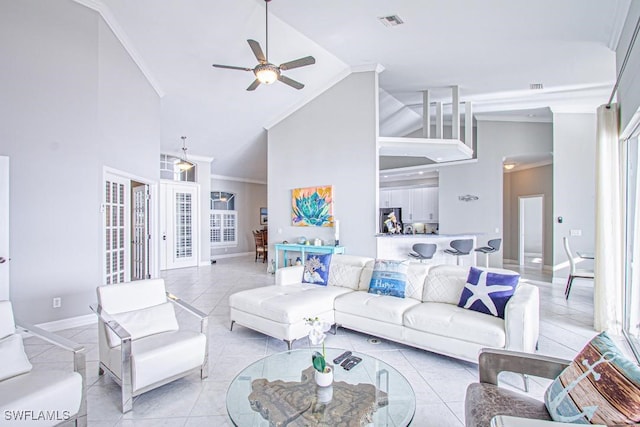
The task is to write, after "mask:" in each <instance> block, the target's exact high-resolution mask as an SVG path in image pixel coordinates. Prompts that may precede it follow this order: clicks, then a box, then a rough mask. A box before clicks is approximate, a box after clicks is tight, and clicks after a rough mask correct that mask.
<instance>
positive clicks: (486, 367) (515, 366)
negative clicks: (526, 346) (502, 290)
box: [465, 348, 571, 427]
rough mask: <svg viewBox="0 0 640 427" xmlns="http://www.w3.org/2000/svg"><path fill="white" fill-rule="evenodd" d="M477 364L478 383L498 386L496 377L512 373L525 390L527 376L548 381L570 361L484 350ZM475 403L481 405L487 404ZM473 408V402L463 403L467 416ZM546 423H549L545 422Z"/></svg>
mask: <svg viewBox="0 0 640 427" xmlns="http://www.w3.org/2000/svg"><path fill="white" fill-rule="evenodd" d="M478 363H479V366H478V371H479V380H480V383H484V384H491V385H494V386H498V375H499V374H500V373H501V372H513V373H516V374H520V375H522V376H523V377H524V378H525V389H526V388H527V387H526V381H527V376H529V375H532V376H537V377H542V378H549V379H553V378H556V377H557V376H558V375H560V373H561V372H562V371H563V370H564V369H565V368H566V367H567V366H569V364H570V363H571V361H570V360H565V359H559V358H556V357H551V356H543V355H539V354H531V353H524V352H518V351H511V350H498V349H486V348H485V349H482V350H481V352H480V355H479V357H478ZM467 397H468V396H467ZM476 403H477V404H479V405H483V404H485V403H488V402H476ZM474 406H475V405H474V403H473V402H469V401H468V400H467V401H465V413H466V415H467V416H468V414H469V413H470V412H469V410H470V408H473V407H474ZM493 415H494V417H493V420H495V419H496V418H500V417H501V416H503V415H505V414H502V413H496V414H493ZM493 420H492V421H491V426H494V425H495V421H493ZM530 421H534V420H530ZM469 423H472V424H469ZM546 423H549V422H548V421H547V422H546ZM467 425H476V424H475V421H468V423H467ZM545 425H546V424H545ZM487 427H489V426H487Z"/></svg>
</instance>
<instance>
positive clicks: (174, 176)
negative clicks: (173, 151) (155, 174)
mask: <svg viewBox="0 0 640 427" xmlns="http://www.w3.org/2000/svg"><path fill="white" fill-rule="evenodd" d="M179 162H180V158H179V157H176V156H171V155H169V154H160V178H162V179H170V180H171V181H183V182H196V165H195V164H193V163H191V162H188V161H187V162H188V163H191V164H192V165H193V166H192V167H191V168H189V169H187V170H182V169H180V168H179V167H178V163H179Z"/></svg>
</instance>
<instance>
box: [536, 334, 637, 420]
mask: <svg viewBox="0 0 640 427" xmlns="http://www.w3.org/2000/svg"><path fill="white" fill-rule="evenodd" d="M567 394H568V395H567ZM545 404H546V406H547V409H548V410H549V413H550V414H551V418H553V420H554V421H561V422H574V423H581V424H590V423H591V424H606V425H613V424H634V423H638V422H640V368H639V367H638V366H636V364H635V363H633V362H631V361H630V360H628V359H627V358H626V357H625V356H624V355H623V354H622V352H621V351H620V350H619V349H618V348H617V347H616V345H615V344H614V343H613V341H612V340H611V338H609V336H608V335H607V334H606V332H603V333H601V334H600V335H597V336H596V337H594V338H593V339H592V340H591V341H590V342H589V343H588V344H587V345H586V346H585V347H584V348H583V349H582V351H580V353H578V355H577V356H576V357H575V359H573V361H572V362H571V364H570V365H569V366H568V367H567V368H566V369H565V370H564V371H562V373H561V374H560V375H559V376H558V378H556V379H555V380H554V381H553V382H552V383H551V385H550V386H549V388H548V389H547V391H546V392H545Z"/></svg>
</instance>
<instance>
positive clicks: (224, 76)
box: [77, 0, 630, 182]
mask: <svg viewBox="0 0 640 427" xmlns="http://www.w3.org/2000/svg"><path fill="white" fill-rule="evenodd" d="M77 1H79V2H81V3H85V4H89V3H90V4H91V5H92V6H93V7H96V5H97V8H98V9H100V10H101V11H102V13H103V16H104V17H105V19H106V20H107V22H108V23H109V24H110V25H111V26H112V28H114V30H116V32H117V33H118V35H119V36H120V37H121V39H122V40H123V41H124V43H125V45H126V46H127V47H128V48H129V50H130V52H132V55H133V56H134V57H135V58H136V60H137V61H138V63H139V65H140V66H141V68H142V69H143V71H144V72H145V73H146V74H147V76H148V78H149V79H150V82H151V84H152V85H153V86H154V87H155V88H156V90H157V91H158V93H159V94H160V95H161V96H162V101H161V102H162V126H163V129H162V148H163V150H165V151H169V152H179V149H180V146H181V143H182V141H181V139H180V136H182V135H186V136H187V146H188V147H189V153H193V154H200V155H204V156H211V157H214V161H213V163H212V170H211V172H212V174H214V175H222V176H230V177H237V178H242V179H246V180H249V181H257V182H261V181H262V182H263V181H266V167H267V164H266V152H267V147H266V131H265V130H264V128H265V127H269V126H270V125H272V124H274V123H276V122H277V121H278V120H279V119H281V118H283V117H285V116H286V114H288V113H290V112H291V111H294V110H295V108H297V107H299V106H301V105H303V104H304V103H305V102H307V101H308V100H310V99H312V98H313V97H315V96H317V95H318V94H319V93H321V92H322V91H324V90H325V89H327V88H328V87H330V86H331V85H332V84H333V83H335V82H337V81H338V80H339V79H341V78H343V77H344V76H346V75H347V74H348V73H349V72H351V71H352V70H358V69H367V67H369V69H371V68H372V66H373V65H375V64H380V65H382V66H383V67H384V71H383V72H382V73H381V74H380V86H381V88H382V89H383V90H384V91H385V92H386V94H388V95H390V96H392V97H393V98H395V100H397V102H392V103H390V104H389V105H393V106H392V107H391V108H390V109H389V110H388V111H386V112H383V113H382V117H381V120H382V121H386V120H395V119H392V118H393V116H396V118H397V117H399V116H405V117H407V119H406V121H407V123H404V124H401V125H398V126H396V127H397V129H394V131H393V132H400V133H402V132H410V131H412V130H415V128H416V123H418V121H419V117H420V115H421V114H422V106H421V100H422V95H421V91H423V90H425V89H430V90H431V91H432V94H433V96H432V99H433V100H443V101H445V102H446V101H447V99H448V96H449V93H450V92H449V90H448V89H447V88H448V87H449V86H451V85H459V86H460V94H461V100H462V101H466V100H470V101H473V103H474V111H475V112H477V113H479V114H509V115H511V116H512V117H513V116H515V117H519V116H521V117H524V118H525V119H529V120H530V119H532V118H533V119H536V117H537V116H540V115H544V114H545V113H544V111H548V109H547V108H546V107H551V108H553V109H558V110H559V109H562V110H564V111H584V110H588V109H591V108H593V107H594V106H595V105H598V104H601V103H604V102H606V101H607V99H608V97H609V94H610V92H611V87H612V85H613V82H614V81H615V54H614V50H615V47H616V44H617V40H618V37H619V33H620V30H621V28H622V25H623V23H624V19H625V17H626V13H627V10H628V6H629V3H630V0H535V1H527V0H510V1H504V0H483V1H476V0H455V1H451V0H349V1H344V0H323V1H317V0H273V1H271V2H270V4H269V12H270V17H269V59H270V61H271V62H274V63H276V64H280V63H282V62H286V61H289V60H292V59H296V58H299V57H303V56H307V55H313V56H314V57H315V58H316V64H315V65H311V66H308V67H303V68H299V69H295V70H290V71H288V72H287V75H288V76H289V77H291V78H294V79H295V80H298V81H300V82H302V83H304V84H305V85H306V86H305V88H304V89H302V90H300V91H297V90H295V89H292V88H290V87H289V86H286V85H284V84H280V83H276V84H273V85H269V86H264V85H262V86H260V87H258V89H257V90H256V91H254V92H248V91H246V90H245V89H246V87H247V86H248V85H249V84H250V83H251V82H252V81H253V79H254V76H253V74H252V73H250V72H241V71H235V70H224V69H214V68H212V66H211V64H213V63H219V64H230V65H238V66H243V67H244V66H246V67H253V66H254V65H255V64H256V60H255V57H254V56H253V54H252V52H251V50H250V49H249V46H248V44H247V42H246V40H247V39H255V40H257V41H259V42H260V43H261V44H262V46H263V48H264V47H265V15H264V1H262V0H233V1H228V0H227V1H222V0H163V1H157V0H135V1H131V0H77ZM389 15H398V16H399V17H400V18H401V19H402V20H403V21H404V24H402V25H399V26H394V27H387V26H384V25H383V24H382V23H381V22H380V21H379V19H378V18H380V17H384V16H389ZM532 83H540V84H542V85H543V89H537V90H531V89H530V88H529V87H530V84H532ZM385 96H386V95H385ZM542 119H545V118H544V117H542ZM386 125H388V126H391V125H392V123H388V122H387V123H386ZM391 128H393V126H391ZM397 136H400V135H397Z"/></svg>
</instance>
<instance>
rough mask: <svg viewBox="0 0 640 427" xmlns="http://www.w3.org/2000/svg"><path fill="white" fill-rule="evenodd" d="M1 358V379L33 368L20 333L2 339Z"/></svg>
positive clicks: (0, 345) (0, 344)
mask: <svg viewBox="0 0 640 427" xmlns="http://www.w3.org/2000/svg"><path fill="white" fill-rule="evenodd" d="M0 360H2V363H0V381H4V380H6V379H7V378H11V377H15V376H16V375H20V374H24V373H27V372H29V371H30V370H31V368H32V366H31V363H29V359H28V358H27V355H26V353H25V352H24V345H23V343H22V337H21V336H20V335H18V334H13V335H9V336H8V337H4V338H3V339H1V340H0Z"/></svg>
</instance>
